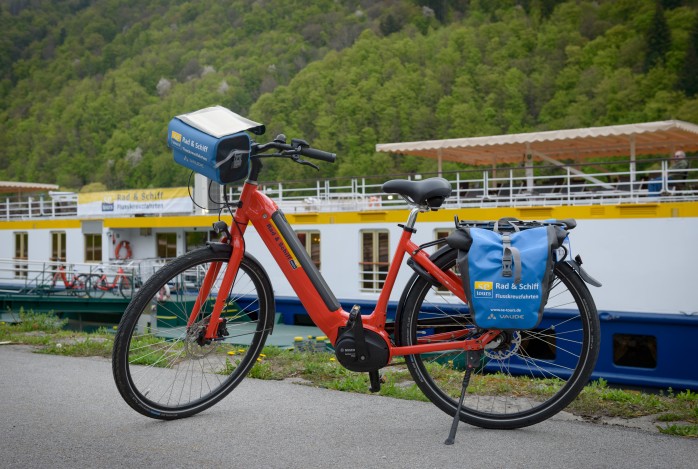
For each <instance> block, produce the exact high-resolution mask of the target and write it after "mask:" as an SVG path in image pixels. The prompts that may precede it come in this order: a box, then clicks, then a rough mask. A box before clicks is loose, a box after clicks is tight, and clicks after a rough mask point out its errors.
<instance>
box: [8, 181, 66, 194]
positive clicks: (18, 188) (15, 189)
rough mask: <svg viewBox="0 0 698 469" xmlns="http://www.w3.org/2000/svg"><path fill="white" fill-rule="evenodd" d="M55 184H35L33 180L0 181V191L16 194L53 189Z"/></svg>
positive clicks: (55, 187) (56, 187) (55, 186)
mask: <svg viewBox="0 0 698 469" xmlns="http://www.w3.org/2000/svg"><path fill="white" fill-rule="evenodd" d="M58 187H59V186H57V185H56V184H37V183H33V182H18V181H0V193H2V194H16V193H19V192H48V191H55V190H56V189H58Z"/></svg>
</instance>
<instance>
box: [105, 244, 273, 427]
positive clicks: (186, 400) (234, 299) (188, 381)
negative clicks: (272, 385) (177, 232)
mask: <svg viewBox="0 0 698 469" xmlns="http://www.w3.org/2000/svg"><path fill="white" fill-rule="evenodd" d="M229 255H230V254H229V251H227V252H225V253H219V252H214V251H213V250H212V249H210V248H208V247H207V248H202V249H200V250H197V251H193V252H191V253H188V254H186V255H184V256H182V257H180V258H178V259H176V260H174V261H173V262H171V263H170V264H168V265H167V266H165V267H164V268H162V269H161V270H159V271H158V272H157V273H156V274H155V275H154V276H153V277H151V278H150V279H149V280H148V281H147V282H146V283H145V284H144V285H143V287H142V288H141V289H139V290H138V291H137V292H136V293H135V294H134V296H133V300H132V301H131V303H130V304H129V307H128V308H127V310H126V312H125V313H124V317H123V319H122V321H121V324H120V325H119V330H118V331H117V334H116V337H115V341H114V351H113V362H112V363H113V365H112V366H113V371H114V378H115V381H116V384H117V387H118V388H119V391H120V393H121V395H122V396H123V397H124V399H125V400H126V402H127V403H128V404H129V405H131V407H133V408H134V409H135V410H137V411H138V412H140V413H142V414H144V415H147V416H149V417H153V418H160V419H173V418H181V417H186V416H189V415H192V414H195V413H197V412H200V411H202V410H204V409H206V408H208V407H210V406H211V405H213V404H215V403H216V402H218V400H220V399H222V398H223V397H224V396H225V395H227V394H228V393H229V392H230V391H232V390H233V388H234V387H235V386H236V385H237V384H238V383H239V382H240V381H241V380H242V379H243V378H244V377H245V375H246V374H247V373H248V372H249V370H250V369H251V368H252V366H253V365H254V363H255V361H256V359H257V357H258V356H259V353H260V351H261V349H262V347H263V346H264V341H265V339H266V336H267V334H268V332H269V330H268V328H270V327H271V324H272V321H271V320H270V315H272V316H273V296H272V290H271V285H270V284H269V280H268V277H267V276H266V273H264V271H263V270H262V269H261V267H259V266H258V265H257V264H256V262H254V261H252V260H250V258H248V257H245V258H243V261H242V263H241V265H240V269H239V271H238V273H237V276H236V278H235V282H234V284H233V286H232V288H231V289H230V291H229V292H228V295H227V299H226V303H225V305H224V307H223V312H222V314H221V317H222V318H224V319H225V320H226V325H225V328H226V329H227V335H225V334H221V340H215V341H211V342H206V341H204V340H203V339H202V337H203V333H204V331H205V329H206V327H207V325H208V319H209V316H210V314H211V312H212V311H213V305H214V303H215V300H216V295H217V294H218V290H219V288H220V284H221V280H222V278H223V274H224V272H225V269H226V266H227V262H228V257H229ZM212 262H221V263H222V268H221V269H220V272H219V273H218V275H217V277H216V278H215V280H214V282H213V288H212V289H211V292H210V294H209V296H208V297H207V298H206V300H205V302H204V304H203V305H202V308H201V313H200V314H199V315H198V317H197V318H196V321H195V322H194V324H193V325H191V326H189V327H188V326H187V321H188V319H189V314H190V311H191V308H192V306H193V304H194V301H195V300H196V297H197V295H198V292H199V289H200V287H201V285H202V282H203V279H204V276H205V274H206V272H207V271H208V268H209V266H210V265H211V263H212Z"/></svg>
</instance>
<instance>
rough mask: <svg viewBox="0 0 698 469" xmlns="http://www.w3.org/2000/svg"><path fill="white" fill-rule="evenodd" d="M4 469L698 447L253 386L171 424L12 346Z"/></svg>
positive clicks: (396, 462)
mask: <svg viewBox="0 0 698 469" xmlns="http://www.w3.org/2000/svg"><path fill="white" fill-rule="evenodd" d="M0 416H1V417H0V467H3V468H32V467H51V468H80V467H99V468H108V467H128V468H134V467H167V468H178V467H202V466H203V467H226V468H238V467H239V468H256V467H260V468H292V467H298V468H312V467H318V468H325V467H327V468H330V467H331V468H345V467H346V468H368V467H390V468H412V467H415V468H417V467H418V468H427V467H433V468H456V467H459V468H463V467H467V468H488V469H491V468H529V467H531V468H548V467H551V468H590V467H591V468H597V467H609V468H625V467H627V468H634V469H639V468H648V467H656V468H660V467H661V468H695V467H696V464H697V462H696V461H698V440H696V439H682V438H677V437H668V436H664V435H658V434H653V433H648V432H643V431H640V430H634V429H628V428H623V427H614V426H602V425H594V424H589V423H585V422H580V421H576V420H569V419H565V418H562V417H556V418H553V419H551V420H548V421H546V422H543V423H541V424H538V425H535V426H533V427H529V428H526V429H521V430H513V431H493V430H482V429H478V428H474V427H470V426H468V425H465V424H461V426H460V427H459V431H458V436H457V438H456V444H455V445H454V446H445V445H444V444H443V441H444V439H445V437H446V435H447V434H448V429H449V426H450V421H451V420H450V418H449V417H448V416H447V415H446V414H444V413H442V412H441V411H439V410H438V409H436V407H434V406H433V405H431V404H429V403H423V402H410V401H401V400H397V399H390V398H386V397H381V396H369V395H359V394H350V393H342V392H336V391H329V390H322V389H314V388H310V387H306V386H301V385H296V384H291V383H287V382H272V381H257V380H245V381H243V383H242V384H241V385H240V387H239V388H238V389H237V390H235V391H234V392H233V393H232V394H231V395H230V396H228V397H227V398H226V399H224V400H223V401H222V402H221V403H219V404H217V405H216V406H214V407H213V408H212V409H209V410H208V411H206V412H204V413H202V414H199V415H197V416H195V417H192V418H189V419H185V420H178V421H172V422H160V421H155V420H150V419H148V418H146V417H142V416H141V415H140V414H137V413H135V412H134V411H132V410H131V409H130V408H129V407H128V406H127V405H126V404H125V403H124V402H123V401H122V400H121V398H120V397H119V395H118V392H117V390H116V388H115V386H114V383H113V381H112V376H111V366H110V363H109V361H108V360H104V359H94V358H66V357H58V356H51V355H39V354H33V353H31V352H30V349H29V348H27V347H19V346H7V345H4V346H0Z"/></svg>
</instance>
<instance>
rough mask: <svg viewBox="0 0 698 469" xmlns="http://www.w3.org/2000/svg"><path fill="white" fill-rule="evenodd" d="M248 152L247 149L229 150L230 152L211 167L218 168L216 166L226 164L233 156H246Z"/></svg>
mask: <svg viewBox="0 0 698 469" xmlns="http://www.w3.org/2000/svg"><path fill="white" fill-rule="evenodd" d="M249 154H250V152H249V151H245V150H231V151H230V153H228V156H226V157H225V158H223V159H222V160H221V161H219V162H218V163H216V164H215V165H213V167H214V168H216V169H218V168H220V167H221V166H223V165H224V164H226V163H227V162H228V161H230V160H232V159H233V157H236V156H242V157H245V156H247V155H249Z"/></svg>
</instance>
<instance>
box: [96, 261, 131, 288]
mask: <svg viewBox="0 0 698 469" xmlns="http://www.w3.org/2000/svg"><path fill="white" fill-rule="evenodd" d="M122 278H126V274H125V273H124V269H123V268H121V267H119V270H117V272H116V275H115V276H114V280H113V281H112V282H111V283H109V278H108V277H107V274H106V272H102V275H100V277H99V281H100V283H99V284H98V285H97V288H98V289H100V290H113V289H115V288H118V287H119V280H121V279H122ZM102 281H104V284H102Z"/></svg>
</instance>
